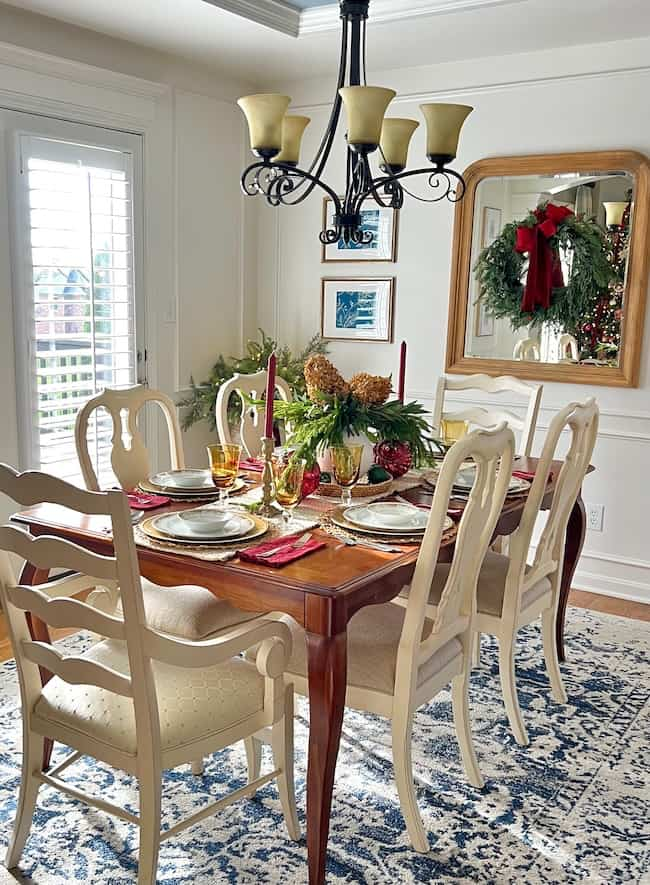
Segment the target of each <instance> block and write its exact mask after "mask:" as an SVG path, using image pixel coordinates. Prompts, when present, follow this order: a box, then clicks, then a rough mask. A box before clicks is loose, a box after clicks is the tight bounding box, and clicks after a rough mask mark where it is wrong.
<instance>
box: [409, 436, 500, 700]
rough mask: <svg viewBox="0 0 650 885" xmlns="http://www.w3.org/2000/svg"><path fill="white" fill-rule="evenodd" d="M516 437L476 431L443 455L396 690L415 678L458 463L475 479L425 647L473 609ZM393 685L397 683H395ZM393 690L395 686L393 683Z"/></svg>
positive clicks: (467, 617) (412, 589)
mask: <svg viewBox="0 0 650 885" xmlns="http://www.w3.org/2000/svg"><path fill="white" fill-rule="evenodd" d="M514 451H515V439H514V434H513V432H512V430H510V429H509V428H508V427H506V426H505V424H503V425H501V426H500V427H498V428H496V429H495V430H476V431H473V432H472V433H470V434H468V435H467V436H465V437H463V439H461V440H460V441H459V442H458V443H456V444H455V445H454V446H452V448H451V449H450V450H449V452H448V453H447V456H446V457H445V460H444V462H443V465H442V469H441V471H440V474H439V476H438V480H437V482H436V490H435V494H434V498H433V504H432V507H431V514H430V516H429V521H428V525H427V529H426V531H425V534H424V538H423V541H422V546H421V548H420V554H419V556H418V561H417V564H416V567H415V573H414V576H413V580H412V582H411V587H410V591H409V598H408V603H407V606H406V614H405V617H404V627H403V629H402V636H401V640H400V649H399V652H398V661H397V679H398V680H400V691H409V690H410V691H412V690H414V687H415V681H416V677H417V665H416V661H417V658H418V652H419V650H420V645H421V643H422V631H423V626H424V619H425V614H426V609H427V604H428V601H429V592H430V589H431V582H432V580H433V576H434V571H435V568H436V564H437V561H438V551H439V548H440V541H441V538H442V533H443V527H444V522H445V518H446V516H447V509H448V507H449V498H450V497H451V494H452V487H453V483H454V481H455V479H456V475H457V473H458V470H459V469H460V467H461V465H462V463H463V462H464V461H465V460H467V459H469V458H472V459H473V460H474V461H475V462H476V465H477V467H476V479H475V481H474V485H473V487H472V491H471V493H470V496H469V500H468V502H467V505H466V507H465V509H464V511H463V515H462V518H461V521H460V524H459V527H458V534H457V537H456V544H455V550H454V556H453V560H452V564H451V568H450V571H449V576H448V578H447V581H446V584H445V587H444V589H443V592H442V596H441V598H440V603H439V605H438V608H437V613H436V619H435V622H434V625H433V631H432V634H431V637H430V638H429V639H428V640H427V645H428V646H431V644H432V643H434V642H435V639H436V637H438V636H440V637H448V638H451V637H449V636H448V633H449V631H448V629H447V628H448V627H450V625H452V624H453V623H455V622H458V621H462V622H463V623H464V625H465V628H466V629H467V628H468V627H469V624H470V622H471V618H472V616H473V614H474V612H475V609H476V598H475V597H476V584H477V580H478V573H479V569H480V567H481V563H482V561H483V557H484V556H485V552H486V550H487V548H488V544H489V543H490V540H491V538H492V535H493V533H494V529H495V526H496V523H497V519H498V518H499V514H500V513H501V509H502V507H503V501H504V499H505V495H506V491H507V488H508V484H509V482H510V477H511V474H512V463H513V460H514ZM396 686H397V683H396ZM396 692H397V687H396Z"/></svg>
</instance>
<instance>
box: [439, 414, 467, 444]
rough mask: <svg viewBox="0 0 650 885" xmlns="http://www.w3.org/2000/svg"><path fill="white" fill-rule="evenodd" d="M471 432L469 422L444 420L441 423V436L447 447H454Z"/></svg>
mask: <svg viewBox="0 0 650 885" xmlns="http://www.w3.org/2000/svg"><path fill="white" fill-rule="evenodd" d="M468 430H469V423H468V422H467V421H449V420H448V419H447V418H443V419H442V421H441V422H440V435H441V436H442V441H443V442H444V444H445V445H446V446H452V445H453V444H454V443H455V442H458V440H459V439H462V438H463V437H464V436H465V434H466V433H467V432H468Z"/></svg>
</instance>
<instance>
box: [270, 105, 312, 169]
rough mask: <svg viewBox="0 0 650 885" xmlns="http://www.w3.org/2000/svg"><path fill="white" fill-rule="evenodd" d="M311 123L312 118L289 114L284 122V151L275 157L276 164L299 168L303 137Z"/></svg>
mask: <svg viewBox="0 0 650 885" xmlns="http://www.w3.org/2000/svg"><path fill="white" fill-rule="evenodd" d="M310 122H311V118H310V117H299V116H297V115H291V114H287V115H286V116H285V118H284V120H283V121H282V150H281V151H280V153H279V154H277V156H275V157H273V162H274V163H290V164H291V165H292V166H297V165H298V161H299V160H300V144H301V142H302V136H303V133H304V131H305V129H306V128H307V126H308V125H309V123H310Z"/></svg>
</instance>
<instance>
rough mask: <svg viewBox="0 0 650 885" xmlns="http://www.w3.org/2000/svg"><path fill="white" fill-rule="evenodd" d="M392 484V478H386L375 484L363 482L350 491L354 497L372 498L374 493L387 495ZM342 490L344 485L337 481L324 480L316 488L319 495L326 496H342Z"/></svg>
mask: <svg viewBox="0 0 650 885" xmlns="http://www.w3.org/2000/svg"><path fill="white" fill-rule="evenodd" d="M392 485H393V480H392V479H385V480H384V481H383V482H377V483H375V484H374V485H373V484H371V483H369V482H362V483H357V485H355V486H352V488H351V489H350V491H351V492H352V497H353V498H370V497H371V496H374V495H385V494H386V493H387V492H389V491H390V490H391V488H392ZM342 492H343V489H342V487H341V486H340V485H338V483H335V482H322V483H321V484H320V485H319V486H318V489H317V490H316V494H317V495H324V496H325V497H326V498H340V497H341V494H342Z"/></svg>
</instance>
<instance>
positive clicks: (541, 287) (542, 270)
mask: <svg viewBox="0 0 650 885" xmlns="http://www.w3.org/2000/svg"><path fill="white" fill-rule="evenodd" d="M533 215H534V216H535V218H536V219H537V224H534V225H533V226H532V227H526V226H525V225H521V226H520V227H518V228H517V240H516V242H515V251H516V252H528V275H527V277H526V285H525V286H524V297H523V298H522V300H521V310H522V312H523V313H533V312H534V310H535V308H536V307H543V308H544V309H546V308H549V307H550V306H551V292H552V290H553V289H559V288H562V287H563V286H564V276H563V274H562V264H561V263H560V255H559V253H558V251H557V249H551V246H550V244H549V240H550V239H551V237H552V236H553V235H554V234H556V233H557V228H558V225H559V224H560V222H562V221H564V219H565V218H566V217H567V216H568V215H573V212H572V211H571V209H567V208H566V206H556V205H555V204H554V203H548V204H547V205H546V207H545V208H544V209H535V211H534V212H533Z"/></svg>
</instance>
